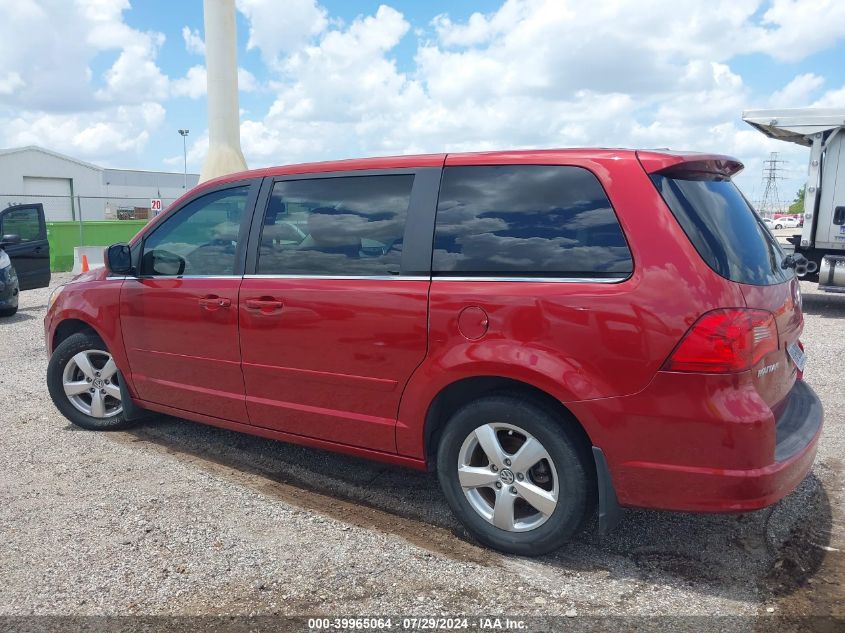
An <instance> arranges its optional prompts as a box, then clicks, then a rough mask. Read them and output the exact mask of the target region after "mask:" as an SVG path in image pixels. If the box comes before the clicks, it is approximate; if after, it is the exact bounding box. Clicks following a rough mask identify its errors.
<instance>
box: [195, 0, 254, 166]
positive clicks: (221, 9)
mask: <svg viewBox="0 0 845 633" xmlns="http://www.w3.org/2000/svg"><path fill="white" fill-rule="evenodd" d="M203 9H204V13H205V67H206V71H207V74H208V156H207V157H206V159H205V164H204V165H203V166H202V173H201V174H200V182H204V181H206V180H210V179H211V178H216V177H218V176H225V175H226V174H231V173H234V172H237V171H243V170H244V169H246V161H245V160H244V155H243V152H241V129H240V113H239V111H238V57H237V55H238V53H237V39H236V30H235V0H203Z"/></svg>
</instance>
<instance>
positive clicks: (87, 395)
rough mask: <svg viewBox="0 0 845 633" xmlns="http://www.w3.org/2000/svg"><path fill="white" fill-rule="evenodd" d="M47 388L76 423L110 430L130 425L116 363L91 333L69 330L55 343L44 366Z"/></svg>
mask: <svg viewBox="0 0 845 633" xmlns="http://www.w3.org/2000/svg"><path fill="white" fill-rule="evenodd" d="M47 388H48V389H49V391H50V397H51V398H52V399H53V403H54V404H55V405H56V408H57V409H58V410H59V411H60V412H61V413H62V415H64V416H65V417H66V418H67V419H68V420H70V421H71V422H73V423H74V424H75V425H77V426H80V427H82V428H84V429H88V430H91V431H111V430H118V429H123V428H126V427H127V426H129V425H130V424H129V423H128V422H127V421H126V417H125V416H124V413H123V403H122V401H121V392H120V376H119V374H118V372H117V365H115V363H114V360H113V359H112V356H111V354H110V353H109V351H108V349H106V346H105V344H104V343H103V341H102V340H100V338H99V337H98V336H96V335H95V334H91V333H85V332H81V333H78V334H73V335H72V336H69V337H68V338H66V339H65V340H64V341H62V343H61V344H59V345H58V346H57V347H56V349H55V351H54V352H53V355H52V356H51V357H50V363H49V365H48V366H47Z"/></svg>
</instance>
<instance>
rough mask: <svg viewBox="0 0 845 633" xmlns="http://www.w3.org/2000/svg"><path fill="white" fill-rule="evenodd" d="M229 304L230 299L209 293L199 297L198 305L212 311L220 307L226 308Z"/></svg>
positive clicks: (230, 302) (230, 303)
mask: <svg viewBox="0 0 845 633" xmlns="http://www.w3.org/2000/svg"><path fill="white" fill-rule="evenodd" d="M231 305H232V300H231V299H226V298H225V297H218V296H217V295H209V296H207V297H201V298H200V307H201V308H202V309H204V310H209V311H211V312H213V311H214V310H219V309H220V308H228V307H229V306H231Z"/></svg>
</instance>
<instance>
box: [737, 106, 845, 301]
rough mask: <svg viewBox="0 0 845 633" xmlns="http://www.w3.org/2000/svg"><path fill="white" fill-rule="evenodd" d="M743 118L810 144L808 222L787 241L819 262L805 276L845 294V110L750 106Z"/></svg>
mask: <svg viewBox="0 0 845 633" xmlns="http://www.w3.org/2000/svg"><path fill="white" fill-rule="evenodd" d="M742 118H743V120H744V121H745V122H746V123H748V124H749V125H751V126H752V127H754V128H756V129H758V130H760V131H761V132H762V133H763V134H765V135H766V136H769V137H771V138H774V139H778V140H781V141H787V142H790V143H797V144H798V145H804V146H806V147H809V148H810V168H809V172H808V176H807V187H806V188H805V190H804V191H805V193H804V226H803V228H802V229H801V233H800V235H799V234H796V235H793V236H792V237H791V238H789V242H790V243H791V244H792V246H793V247H794V249H795V253H796V254H799V255H803V256H804V257H806V258H807V260H809V262H812V263H815V266H812V265H810V266H809V271H810V272H808V273H807V274H806V275H805V276H804V277H805V279H810V280H815V279H816V277H818V282H819V288H821V289H822V290H826V291H828V292H845V109H841V110H839V109H822V108H800V109H791V110H747V111H745V112H743V113H742ZM816 268H817V271H815V269H816Z"/></svg>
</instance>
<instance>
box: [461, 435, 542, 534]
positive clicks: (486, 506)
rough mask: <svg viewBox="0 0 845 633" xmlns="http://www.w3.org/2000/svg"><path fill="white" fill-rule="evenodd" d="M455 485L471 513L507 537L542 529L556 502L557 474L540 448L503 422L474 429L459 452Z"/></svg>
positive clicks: (531, 439)
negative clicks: (458, 487)
mask: <svg viewBox="0 0 845 633" xmlns="http://www.w3.org/2000/svg"><path fill="white" fill-rule="evenodd" d="M457 467H458V480H459V481H460V484H461V488H462V489H463V492H464V495H465V496H466V498H467V501H469V504H470V506H471V507H472V509H473V510H474V511H475V512H476V513H478V514H479V515H480V516H481V517H483V518H484V519H485V520H486V521H487V522H488V523H491V524H492V525H494V526H496V527H497V528H499V529H502V530H506V531H508V532H527V531H529V530H533V529H536V528H538V527H540V526H541V525H543V524H544V523H545V522H546V521H547V520H548V519H549V517H551V515H552V514H553V513H554V511H555V508H556V507H557V502H558V479H557V470H556V469H555V465H554V462H553V461H552V458H551V456H550V455H549V452H548V451H547V450H546V449H545V447H544V446H543V445H542V443H541V442H540V441H539V440H538V439H537V438H535V437H534V436H532V435H531V434H530V433H528V432H527V431H525V430H524V429H522V428H520V427H518V426H516V425H513V424H506V423H504V422H493V423H490V424H484V425H482V426H479V427H478V428H476V429H475V430H474V431H473V432H472V433H470V434H469V435H468V436H467V438H466V439H465V440H464V442H463V444H462V446H461V449H460V451H459V452H458V464H457Z"/></svg>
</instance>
